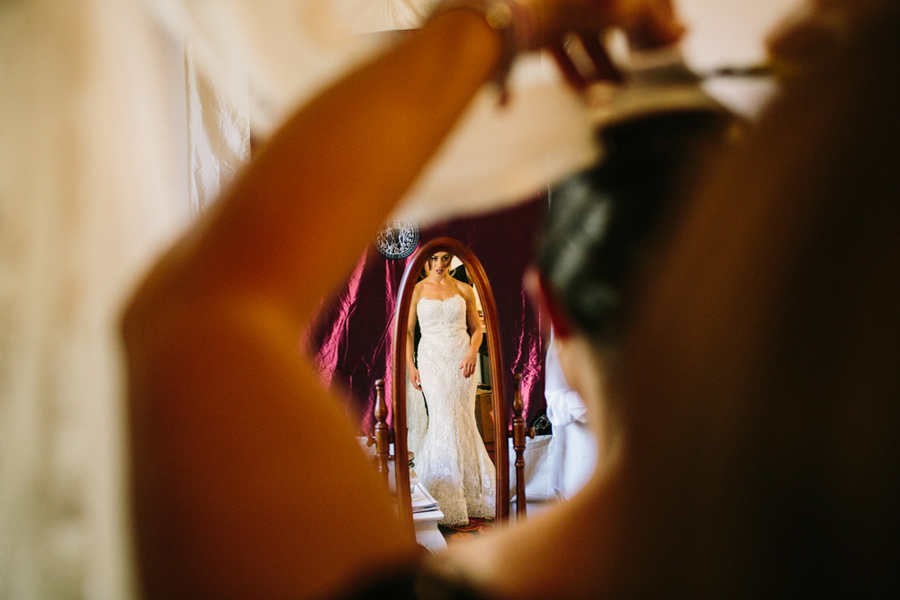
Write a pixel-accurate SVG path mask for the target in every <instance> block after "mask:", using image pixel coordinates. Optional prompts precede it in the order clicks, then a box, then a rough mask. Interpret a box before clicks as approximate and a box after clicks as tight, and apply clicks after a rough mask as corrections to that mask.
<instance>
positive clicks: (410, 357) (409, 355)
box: [406, 284, 422, 392]
mask: <svg viewBox="0 0 900 600" xmlns="http://www.w3.org/2000/svg"><path fill="white" fill-rule="evenodd" d="M421 297H422V286H421V284H416V285H415V287H414V288H413V293H412V301H411V302H410V305H409V306H410V308H409V317H408V318H407V322H406V371H407V373H409V381H410V383H412V385H413V387H414V388H416V389H417V390H419V391H420V392H421V391H422V381H421V379H419V369H418V368H417V367H416V358H415V352H416V351H415V342H416V322H417V321H418V317H417V314H416V306H418V304H419V298H421Z"/></svg>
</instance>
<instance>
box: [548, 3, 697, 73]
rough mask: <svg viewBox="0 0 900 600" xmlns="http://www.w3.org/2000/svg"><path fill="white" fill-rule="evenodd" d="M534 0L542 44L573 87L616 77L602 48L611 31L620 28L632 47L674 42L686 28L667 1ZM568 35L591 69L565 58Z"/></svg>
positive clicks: (651, 46)
mask: <svg viewBox="0 0 900 600" xmlns="http://www.w3.org/2000/svg"><path fill="white" fill-rule="evenodd" d="M534 1H535V4H536V9H535V10H537V11H539V14H541V15H542V17H541V20H542V22H543V29H542V31H544V32H545V34H544V36H543V37H542V39H541V44H542V45H543V46H544V47H546V48H547V49H549V50H550V52H551V53H552V54H553V57H554V58H555V59H556V62H557V63H558V64H559V66H560V68H561V69H562V72H563V75H564V76H565V77H566V80H567V81H568V82H569V83H570V84H572V85H573V86H574V87H576V88H583V87H585V86H586V85H587V84H588V82H589V81H592V80H594V81H596V80H604V79H606V80H617V79H618V78H619V76H618V72H617V70H616V69H615V67H614V66H613V64H612V62H611V61H610V60H609V57H608V56H607V53H606V49H605V47H604V46H603V36H604V34H605V33H606V32H607V31H609V30H610V29H614V28H619V29H621V30H622V31H624V32H625V35H626V37H627V39H628V44H629V46H630V48H632V49H634V50H649V49H653V48H658V47H663V46H668V45H671V44H674V43H676V42H678V41H679V40H680V39H681V37H682V36H683V35H684V32H685V27H684V25H683V24H682V22H681V20H680V19H679V18H678V15H677V14H676V11H675V7H674V4H673V2H672V0H534ZM571 35H575V36H576V37H577V38H578V39H579V41H580V42H581V45H582V46H583V47H584V49H585V51H586V52H587V54H588V56H589V57H590V59H591V62H592V63H593V67H594V72H593V73H584V72H582V71H579V70H578V69H577V68H576V67H575V65H574V63H573V62H572V60H571V59H570V58H569V55H568V53H567V52H566V50H565V41H566V37H567V36H571Z"/></svg>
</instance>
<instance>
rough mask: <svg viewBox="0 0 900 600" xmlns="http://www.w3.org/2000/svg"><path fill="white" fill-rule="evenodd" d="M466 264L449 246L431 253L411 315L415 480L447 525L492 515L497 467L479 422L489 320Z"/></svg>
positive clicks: (411, 429) (409, 404) (408, 345)
mask: <svg viewBox="0 0 900 600" xmlns="http://www.w3.org/2000/svg"><path fill="white" fill-rule="evenodd" d="M464 272H465V267H464V265H463V264H462V262H461V261H460V260H459V259H458V258H457V257H455V256H454V255H453V254H451V253H450V252H448V251H446V250H436V251H434V252H433V253H431V254H430V255H429V256H426V261H425V264H424V268H423V269H422V272H421V274H420V280H419V281H418V282H417V283H416V284H415V286H414V287H413V291H412V297H411V302H410V309H409V311H408V315H407V317H406V352H405V355H406V356H405V360H406V370H407V378H408V382H409V385H408V388H407V398H406V407H407V427H408V449H409V453H410V457H411V463H412V467H413V469H414V474H413V482H412V484H413V485H414V486H415V484H416V483H417V482H416V479H415V478H416V476H417V477H418V483H421V485H423V486H424V487H425V489H426V490H427V492H428V494H430V496H431V497H432V498H433V499H434V500H435V502H436V503H437V506H438V508H439V509H440V511H441V513H443V517H442V518H441V519H440V520H439V524H441V525H445V526H459V525H466V524H468V523H469V519H470V518H481V519H493V518H494V516H495V510H494V505H495V502H496V470H495V467H494V464H493V462H492V461H491V458H490V456H489V455H488V452H487V449H486V448H485V445H484V443H483V441H482V435H481V433H480V431H483V430H484V423H482V424H481V427H479V426H478V423H477V422H476V398H477V397H478V394H477V392H478V389H479V383H480V382H481V380H482V377H481V373H482V369H481V368H480V366H481V361H480V356H481V352H480V350H481V348H482V346H483V343H482V342H483V340H484V337H485V332H484V324H483V322H482V318H481V316H480V314H479V299H478V296H477V294H476V291H475V288H474V287H473V286H472V285H471V284H470V283H468V281H467V278H466V277H465V275H462V276H457V275H458V274H460V273H464ZM489 429H492V428H489Z"/></svg>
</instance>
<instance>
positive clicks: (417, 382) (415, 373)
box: [407, 367, 422, 392]
mask: <svg viewBox="0 0 900 600" xmlns="http://www.w3.org/2000/svg"><path fill="white" fill-rule="evenodd" d="M407 371H409V382H410V383H411V384H412V386H413V387H414V388H416V389H417V390H419V391H420V392H421V391H422V379H421V378H420V377H419V369H417V368H415V367H409V368H408V369H407Z"/></svg>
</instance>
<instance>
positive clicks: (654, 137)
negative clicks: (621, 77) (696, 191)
mask: <svg viewBox="0 0 900 600" xmlns="http://www.w3.org/2000/svg"><path fill="white" fill-rule="evenodd" d="M733 124H734V119H733V117H732V116H731V115H730V114H729V113H727V112H726V111H725V110H718V111H717V110H684V111H677V112H668V113H662V114H653V115H647V116H643V117H640V118H635V119H631V120H629V121H626V122H623V123H619V124H616V125H614V126H608V127H606V128H604V129H602V130H601V131H600V132H599V137H600V141H601V144H602V148H603V158H602V159H601V160H600V162H599V163H598V164H597V165H596V166H594V167H593V168H591V169H589V170H587V171H584V172H582V173H580V174H579V175H576V176H575V177H573V178H571V179H569V180H566V181H565V182H563V183H562V184H560V185H559V186H557V187H555V188H554V189H552V190H551V193H550V207H549V210H548V214H547V218H546V219H545V226H544V230H543V232H542V235H541V237H540V239H539V243H538V252H537V259H536V262H537V266H538V268H539V269H540V270H541V272H542V273H543V274H544V276H545V278H546V279H547V280H548V281H549V282H550V285H551V287H552V288H553V290H554V292H555V293H556V295H557V298H558V299H559V300H560V301H561V302H562V304H563V307H564V309H565V311H566V313H567V316H568V317H569V319H570V321H571V322H572V324H573V325H574V326H575V327H576V328H577V329H579V330H581V331H582V332H584V333H586V334H588V335H589V336H590V337H591V338H592V339H593V340H594V341H595V342H598V343H601V344H609V343H614V342H615V341H617V340H618V339H620V337H621V335H622V328H623V322H624V321H625V316H626V314H627V312H628V311H627V307H628V302H627V301H626V298H627V296H628V295H629V293H630V288H631V285H632V281H633V279H634V277H633V275H634V269H635V268H636V267H637V265H638V264H639V263H640V261H641V259H642V258H644V257H645V255H646V254H647V249H648V247H649V246H650V243H651V241H652V239H653V238H654V237H655V233H656V230H657V228H658V225H659V224H660V222H662V221H665V220H666V218H668V217H669V216H670V215H669V213H670V211H672V210H673V209H674V208H675V207H676V204H677V199H678V198H679V197H681V196H682V195H683V194H684V193H685V191H686V188H687V187H689V186H690V180H691V179H692V177H693V175H694V174H695V173H697V172H698V171H703V170H705V169H704V168H703V167H705V166H708V164H709V162H710V161H711V160H713V158H714V156H713V154H714V153H713V152H712V149H713V148H715V147H718V146H720V145H722V144H723V143H725V140H726V138H727V135H728V132H729V131H730V130H731V127H732V125H733Z"/></svg>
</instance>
